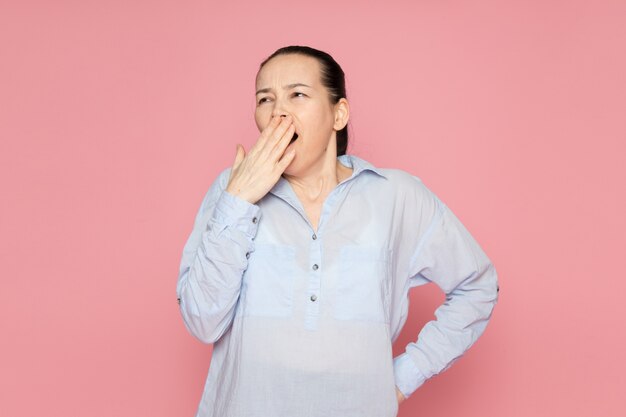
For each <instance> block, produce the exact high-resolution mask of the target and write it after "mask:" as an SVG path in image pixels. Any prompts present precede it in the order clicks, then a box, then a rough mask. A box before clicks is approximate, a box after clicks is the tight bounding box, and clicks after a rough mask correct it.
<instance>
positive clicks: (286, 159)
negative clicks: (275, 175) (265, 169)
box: [276, 149, 296, 174]
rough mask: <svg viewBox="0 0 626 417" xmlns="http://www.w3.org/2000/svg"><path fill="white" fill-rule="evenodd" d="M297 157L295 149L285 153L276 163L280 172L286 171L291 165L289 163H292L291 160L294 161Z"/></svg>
mask: <svg viewBox="0 0 626 417" xmlns="http://www.w3.org/2000/svg"><path fill="white" fill-rule="evenodd" d="M295 157H296V150H295V149H291V150H290V151H289V152H287V153H286V154H284V155H283V157H282V158H281V159H280V161H278V164H276V168H277V169H278V171H279V173H280V174H282V173H283V172H285V170H286V169H287V167H288V166H289V164H290V163H291V161H293V159H294V158H295Z"/></svg>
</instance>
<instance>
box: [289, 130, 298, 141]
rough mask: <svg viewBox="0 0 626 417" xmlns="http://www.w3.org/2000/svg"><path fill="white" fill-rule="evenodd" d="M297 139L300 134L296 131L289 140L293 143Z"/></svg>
mask: <svg viewBox="0 0 626 417" xmlns="http://www.w3.org/2000/svg"><path fill="white" fill-rule="evenodd" d="M296 139H298V134H297V133H295V132H294V134H293V137H292V138H291V140H290V141H289V143H293V142H294V141H295V140H296Z"/></svg>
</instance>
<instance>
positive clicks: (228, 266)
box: [176, 168, 261, 343]
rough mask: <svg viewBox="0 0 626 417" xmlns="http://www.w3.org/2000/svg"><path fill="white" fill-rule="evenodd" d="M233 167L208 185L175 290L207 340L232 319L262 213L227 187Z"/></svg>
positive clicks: (190, 322) (190, 324) (187, 319)
mask: <svg viewBox="0 0 626 417" xmlns="http://www.w3.org/2000/svg"><path fill="white" fill-rule="evenodd" d="M229 175H230V168H227V169H226V170H224V171H222V173H221V174H220V175H219V176H218V178H217V179H216V180H215V181H214V183H213V184H212V185H211V187H210V188H209V190H208V192H207V193H206V195H205V196H204V199H203V200H202V204H201V205H200V209H199V211H198V213H197V215H196V218H195V221H194V225H193V230H192V232H191V234H190V236H189V238H188V239H187V242H186V244H185V246H184V248H183V255H182V259H181V262H180V269H179V274H178V281H177V285H176V293H177V296H178V304H179V307H180V312H181V314H182V317H183V321H184V323H185V326H186V327H187V329H188V330H189V332H190V333H191V334H192V335H193V336H195V337H196V338H197V339H199V340H200V341H202V342H204V343H214V342H215V341H217V340H218V339H219V338H220V337H221V336H222V335H223V334H224V332H225V331H226V330H228V328H229V326H230V325H231V323H232V320H233V317H234V315H235V309H236V305H237V302H238V299H239V294H240V288H241V279H242V276H243V272H244V271H245V270H246V268H247V267H248V257H249V253H250V252H251V251H253V250H254V237H255V235H256V233H257V229H258V225H259V222H260V219H261V211H260V208H259V206H258V205H256V204H251V203H249V202H248V201H246V200H243V199H241V198H239V197H236V196H234V195H232V194H230V193H228V192H227V191H225V186H226V183H227V182H228V177H229Z"/></svg>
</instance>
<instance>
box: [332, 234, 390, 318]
mask: <svg viewBox="0 0 626 417" xmlns="http://www.w3.org/2000/svg"><path fill="white" fill-rule="evenodd" d="M338 271H339V275H338V277H337V286H336V292H335V303H334V309H333V310H334V311H333V315H334V317H335V318H336V319H338V320H358V321H375V322H382V323H389V321H390V319H389V317H390V315H391V314H390V311H389V307H390V306H389V304H390V302H389V300H390V289H391V251H390V250H389V249H387V248H383V247H375V246H361V245H358V246H344V247H343V248H341V251H340V257H339V268H338Z"/></svg>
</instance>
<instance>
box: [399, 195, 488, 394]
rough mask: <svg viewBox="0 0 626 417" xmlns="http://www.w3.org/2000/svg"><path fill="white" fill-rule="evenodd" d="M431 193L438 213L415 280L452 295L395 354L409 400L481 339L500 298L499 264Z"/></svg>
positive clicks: (413, 265) (419, 253) (415, 259)
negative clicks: (402, 350)
mask: <svg viewBox="0 0 626 417" xmlns="http://www.w3.org/2000/svg"><path fill="white" fill-rule="evenodd" d="M431 196H432V197H433V198H434V202H435V204H434V207H435V214H434V216H433V219H432V221H431V222H430V224H429V226H428V227H427V228H426V231H425V232H424V234H423V235H422V237H421V238H420V239H419V242H418V244H417V248H416V250H415V252H414V254H413V256H412V259H411V261H410V267H409V281H414V282H421V281H424V280H427V281H430V282H434V283H435V284H437V285H438V286H439V287H440V288H441V289H442V290H443V291H444V292H445V294H446V297H445V301H444V302H443V304H442V305H441V306H439V307H438V308H437V309H436V310H435V317H436V320H432V321H430V322H428V323H427V324H426V325H425V326H424V327H423V328H422V330H421V331H420V333H419V335H418V338H417V341H416V342H411V343H409V344H408V345H407V346H406V349H405V352H404V353H402V354H401V355H398V356H397V357H395V358H394V374H395V382H396V385H397V387H398V389H399V390H400V391H401V392H402V393H403V394H404V396H405V397H407V398H408V397H409V396H410V395H411V394H412V393H413V392H414V391H415V390H417V388H419V387H420V386H421V385H422V384H423V383H424V382H425V381H426V380H427V379H429V378H430V377H432V376H434V375H437V374H439V373H441V372H443V371H445V370H446V369H448V368H449V367H450V366H451V365H452V364H453V363H454V362H455V361H456V360H457V359H459V358H460V357H461V356H462V355H463V354H464V353H465V351H467V350H468V349H469V348H470V346H472V344H473V343H474V342H476V340H477V339H478V338H479V337H480V335H481V334H482V333H483V332H484V330H485V328H486V326H487V323H488V321H489V319H490V317H491V313H492V310H493V308H494V306H495V304H496V303H497V300H498V291H499V288H498V281H497V274H496V270H495V267H494V265H493V264H492V263H491V261H490V260H489V258H488V257H487V255H486V254H485V253H484V252H483V250H482V249H481V247H480V246H479V245H478V243H477V242H476V240H475V239H474V238H473V237H472V236H471V235H470V233H469V232H468V230H467V229H466V228H465V227H464V226H463V224H461V222H460V221H459V219H458V218H457V217H456V216H455V214H454V213H453V212H452V211H451V210H450V209H449V208H448V207H447V206H446V205H445V204H444V203H443V202H442V201H441V200H440V199H439V198H437V197H436V196H434V194H431ZM406 296H407V297H408V292H407V295H406Z"/></svg>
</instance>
